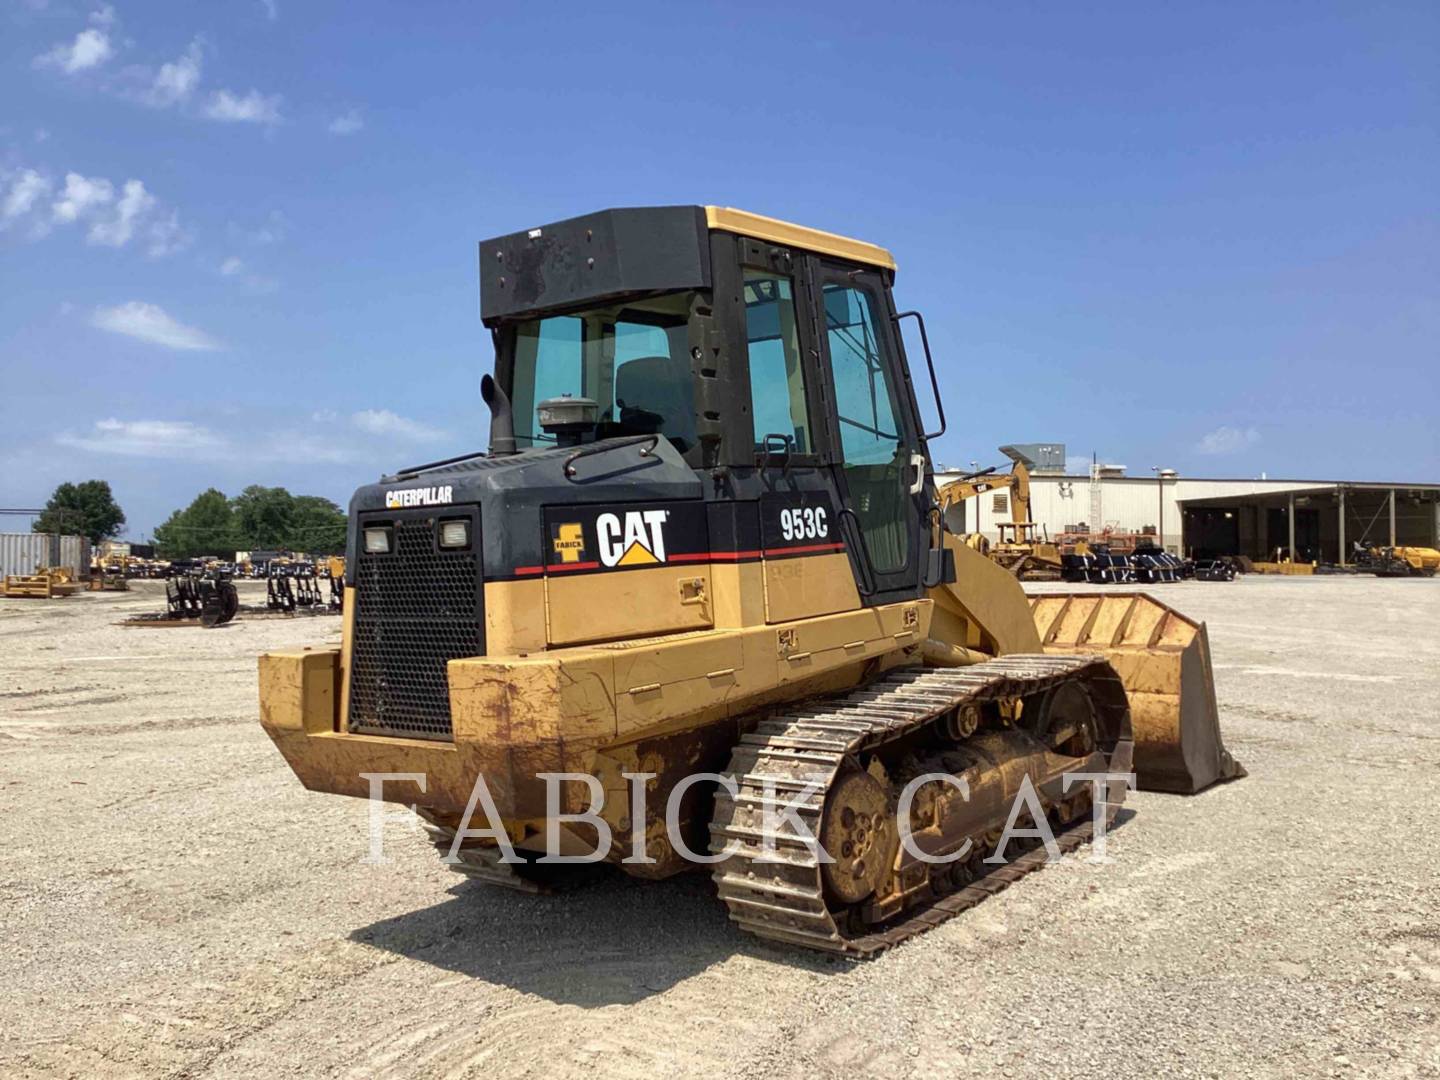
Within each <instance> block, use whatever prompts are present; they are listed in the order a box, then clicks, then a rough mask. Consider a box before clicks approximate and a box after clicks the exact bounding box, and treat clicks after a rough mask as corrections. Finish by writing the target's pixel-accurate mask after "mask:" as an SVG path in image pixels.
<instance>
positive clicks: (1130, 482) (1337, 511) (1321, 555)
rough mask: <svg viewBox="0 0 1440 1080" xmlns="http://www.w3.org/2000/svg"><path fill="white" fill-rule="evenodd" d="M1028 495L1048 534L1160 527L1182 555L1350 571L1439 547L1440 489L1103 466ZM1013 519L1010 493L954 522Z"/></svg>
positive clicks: (1048, 477)
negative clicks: (1390, 551) (1377, 558)
mask: <svg viewBox="0 0 1440 1080" xmlns="http://www.w3.org/2000/svg"><path fill="white" fill-rule="evenodd" d="M959 475H961V474H960V473H958V472H947V473H945V474H942V475H939V476H937V477H936V481H937V483H942V484H943V483H945V482H946V481H947V480H949V479H955V478H957V477H958V476H959ZM1030 495H1031V514H1032V517H1033V518H1034V520H1035V523H1036V526H1037V532H1038V533H1040V534H1041V535H1042V536H1045V535H1048V536H1051V537H1054V536H1058V535H1059V534H1060V533H1062V532H1084V531H1091V532H1099V531H1101V530H1103V529H1104V528H1105V527H1107V526H1108V527H1110V528H1112V529H1114V530H1116V531H1124V532H1135V533H1142V532H1149V531H1153V532H1154V534H1155V536H1156V541H1157V543H1159V544H1160V545H1161V546H1163V547H1164V548H1165V549H1166V550H1167V551H1170V552H1172V553H1174V554H1177V555H1192V556H1197V557H1211V556H1217V555H1245V556H1248V557H1250V558H1252V559H1256V560H1274V559H1276V558H1277V557H1280V558H1283V557H1287V556H1288V555H1289V553H1290V552H1292V551H1293V552H1295V559H1296V561H1299V562H1316V561H1318V562H1323V563H1334V564H1338V565H1344V564H1346V563H1348V562H1351V561H1353V558H1354V554H1353V553H1354V545H1356V544H1357V543H1363V544H1367V545H1371V544H1374V545H1391V546H1394V545H1396V544H1409V545H1418V546H1424V547H1440V484H1416V483H1388V482H1368V481H1367V482H1356V481H1351V480H1269V479H1265V480H1233V479H1191V478H1190V477H1183V476H1178V475H1176V474H1175V473H1173V472H1172V471H1170V470H1164V471H1162V472H1161V474H1160V475H1159V476H1148V477H1142V476H1126V475H1124V469H1123V467H1121V466H1105V465H1101V466H1097V467H1095V468H1093V469H1092V470H1091V475H1089V476H1085V475H1078V476H1077V475H1067V474H1059V473H1051V472H1041V473H1038V474H1037V473H1033V472H1032V475H1031V478H1030ZM960 518H963V520H957V519H960ZM1010 520H1011V516H1010V497H1009V494H1008V493H1006V492H996V493H986V494H983V495H981V496H979V497H977V498H974V499H969V500H967V501H966V503H965V504H964V510H963V515H953V514H952V518H951V521H950V525H951V528H953V529H957V530H959V531H967V532H981V533H984V534H986V535H987V536H989V537H990V538H991V539H992V540H994V539H998V535H999V533H998V529H997V528H996V523H997V522H1001V521H1010Z"/></svg>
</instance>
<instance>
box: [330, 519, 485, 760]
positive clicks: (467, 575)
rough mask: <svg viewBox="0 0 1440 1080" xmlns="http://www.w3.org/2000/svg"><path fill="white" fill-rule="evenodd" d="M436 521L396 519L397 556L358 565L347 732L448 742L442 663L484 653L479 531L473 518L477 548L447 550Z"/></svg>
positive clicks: (371, 558)
mask: <svg viewBox="0 0 1440 1080" xmlns="http://www.w3.org/2000/svg"><path fill="white" fill-rule="evenodd" d="M435 523H436V519H435V518H433V517H419V516H417V517H410V518H400V519H398V520H395V521H394V541H393V545H392V547H393V550H392V552H391V553H390V554H386V555H368V554H365V553H364V551H363V550H362V551H361V553H360V556H359V558H358V560H357V561H358V564H359V566H358V572H357V573H356V575H355V625H354V634H353V638H352V642H353V644H352V651H351V657H350V715H349V730H350V731H353V732H359V733H362V734H366V735H399V736H404V737H409V738H422V739H448V738H450V736H451V730H450V693H449V683H448V680H447V679H446V673H445V664H446V662H447V661H449V660H454V659H457V658H459V657H465V656H480V655H483V653H484V651H485V639H484V628H483V627H484V620H483V616H482V612H481V601H480V597H481V592H480V588H481V586H480V572H479V571H480V565H479V556H478V555H477V553H476V550H475V549H476V546H477V545H478V544H479V529H478V528H477V525H478V522H477V521H475V520H474V519H473V517H472V520H471V524H470V535H471V537H472V541H471V550H468V551H441V550H440V549H438V548H437V547H436V545H435V528H436V524H435ZM363 525H364V522H362V526H363ZM360 547H361V548H362V549H363V547H364V545H363V544H361V545H360Z"/></svg>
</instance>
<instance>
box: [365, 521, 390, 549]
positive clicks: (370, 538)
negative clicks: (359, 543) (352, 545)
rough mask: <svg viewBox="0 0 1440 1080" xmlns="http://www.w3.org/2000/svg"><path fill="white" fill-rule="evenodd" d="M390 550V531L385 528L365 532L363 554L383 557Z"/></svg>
mask: <svg viewBox="0 0 1440 1080" xmlns="http://www.w3.org/2000/svg"><path fill="white" fill-rule="evenodd" d="M389 550H390V530H389V529H386V528H380V529H366V530H365V554H367V555H384V554H386V553H388V552H389Z"/></svg>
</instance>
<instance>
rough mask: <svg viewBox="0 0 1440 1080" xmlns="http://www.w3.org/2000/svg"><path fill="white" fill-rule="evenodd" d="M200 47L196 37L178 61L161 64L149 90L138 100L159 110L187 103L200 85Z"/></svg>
mask: <svg viewBox="0 0 1440 1080" xmlns="http://www.w3.org/2000/svg"><path fill="white" fill-rule="evenodd" d="M201 45H202V43H201V40H200V39H199V38H198V37H197V38H196V39H195V40H194V41H192V42H190V45H189V47H188V48H187V49H186V50H185V52H184V54H183V55H181V56H180V57H179V58H178V59H175V60H172V61H170V62H169V63H168V64H161V65H160V70H159V71H157V72H156V73H155V78H154V80H153V81H152V82H151V84H150V88H149V89H148V90H146V91H145V92H144V93H142V94H141V95H140V99H141V100H142V101H144V102H145V104H147V105H153V106H155V107H156V108H160V109H163V108H166V107H167V106H170V105H177V104H179V103H180V102H182V101H188V100H189V99H190V95H191V94H193V93H194V92H195V88H196V87H197V86H199V85H200V66H201V60H202V56H201Z"/></svg>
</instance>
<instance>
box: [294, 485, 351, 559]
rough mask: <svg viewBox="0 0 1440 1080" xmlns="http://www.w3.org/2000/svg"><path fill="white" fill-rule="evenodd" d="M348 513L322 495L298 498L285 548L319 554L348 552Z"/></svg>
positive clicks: (296, 498)
mask: <svg viewBox="0 0 1440 1080" xmlns="http://www.w3.org/2000/svg"><path fill="white" fill-rule="evenodd" d="M345 526H346V517H345V512H344V511H343V510H341V509H340V507H338V506H336V505H335V504H334V503H333V502H331V501H330V500H329V499H324V498H321V497H320V496H319V495H296V496H295V503H294V510H293V512H292V514H291V517H290V534H289V540H288V542H287V543H286V547H289V548H290V549H291V550H293V551H306V552H310V553H312V554H316V555H338V554H340V553H341V552H342V551H344V550H345Z"/></svg>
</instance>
